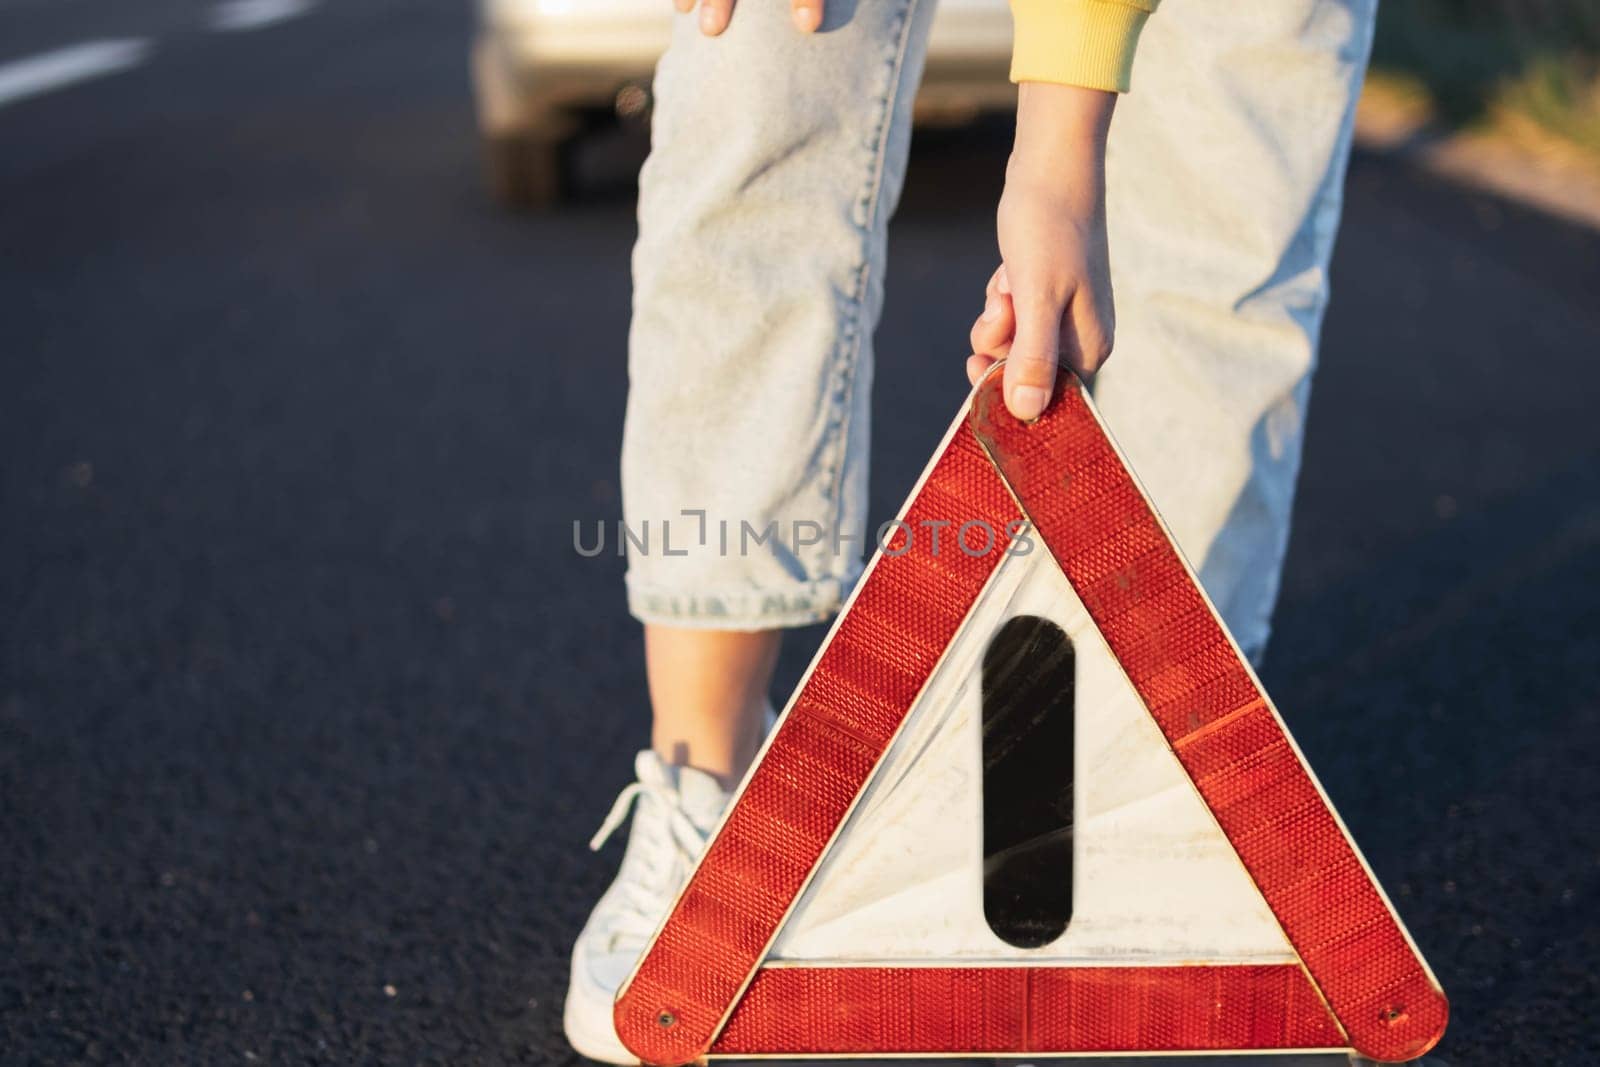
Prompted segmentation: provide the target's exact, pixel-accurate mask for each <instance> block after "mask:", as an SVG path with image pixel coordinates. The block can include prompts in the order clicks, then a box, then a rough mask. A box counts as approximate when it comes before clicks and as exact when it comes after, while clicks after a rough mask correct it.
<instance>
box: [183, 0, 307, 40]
mask: <svg viewBox="0 0 1600 1067" xmlns="http://www.w3.org/2000/svg"><path fill="white" fill-rule="evenodd" d="M310 10H311V0H223V2H222V3H220V4H218V5H217V6H216V7H214V8H212V9H211V17H210V19H209V20H208V21H209V23H210V25H211V28H212V29H213V30H220V31H222V32H224V33H230V32H234V31H238V30H259V29H261V28H262V27H263V26H271V25H274V24H275V23H279V22H287V21H288V20H289V19H292V18H298V17H299V16H301V15H304V14H305V13H306V12H308V11H310Z"/></svg>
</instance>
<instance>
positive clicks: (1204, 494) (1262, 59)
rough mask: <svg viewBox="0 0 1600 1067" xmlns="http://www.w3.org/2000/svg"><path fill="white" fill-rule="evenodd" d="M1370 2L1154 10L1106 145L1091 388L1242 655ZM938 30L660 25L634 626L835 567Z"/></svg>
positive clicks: (896, 13) (1255, 604) (649, 180)
mask: <svg viewBox="0 0 1600 1067" xmlns="http://www.w3.org/2000/svg"><path fill="white" fill-rule="evenodd" d="M1374 10H1375V0H1229V2H1228V3H1217V2H1215V0H1165V2H1164V3H1163V4H1162V6H1161V8H1160V10H1159V11H1158V12H1157V13H1156V14H1155V16H1153V17H1152V19H1151V20H1150V23H1149V24H1148V26H1147V27H1146V29H1145V32H1144V36H1143V40H1142V42H1141V45H1140V50H1139V55H1138V59H1137V61H1136V64H1135V68H1134V91H1133V92H1132V93H1131V94H1129V95H1128V96H1126V97H1125V98H1124V99H1123V100H1121V101H1120V102H1119V103H1118V105H1117V113H1116V117H1115V119H1114V120H1113V123H1112V130H1111V139H1110V145H1109V148H1108V157H1107V184H1108V194H1107V211H1108V227H1109V232H1110V242H1111V259H1112V278H1113V285H1114V288H1115V292H1116V298H1117V338H1116V349H1115V356H1114V358H1113V359H1112V360H1111V362H1110V363H1109V364H1108V365H1107V367H1106V368H1105V369H1104V370H1103V371H1102V372H1101V374H1100V375H1099V376H1098V380H1097V382H1096V385H1095V390H1096V392H1095V396H1096V399H1097V401H1098V402H1099V405H1100V409H1101V412H1102V414H1103V415H1104V417H1105V419H1106V421H1107V423H1108V424H1109V425H1110V427H1111V429H1112V432H1113V433H1114V435H1115V436H1116V438H1117V440H1118V441H1119V443H1120V444H1121V445H1122V447H1123V448H1124V450H1125V451H1126V452H1127V454H1128V455H1129V457H1130V459H1131V461H1132V463H1133V466H1134V468H1135V470H1136V471H1137V472H1138V474H1139V476H1140V478H1141V480H1142V481H1143V482H1144V484H1145V486H1146V488H1147V489H1148V491H1149V492H1150V495H1151V497H1152V498H1153V499H1154V501H1155V502H1156V505H1157V507H1158V508H1160V510H1161V512H1162V514H1163V515H1164V517H1165V518H1166V520H1167V522H1168V524H1169V525H1170V526H1171V528H1172V530H1173V532H1174V534H1175V536H1176V537H1177V539H1178V542H1179V544H1180V546H1181V547H1182V549H1183V550H1184V552H1185V554H1186V555H1187V556H1188V557H1189V559H1190V560H1191V561H1192V562H1193V563H1194V564H1195V566H1196V568H1197V569H1198V571H1199V573H1200V577H1201V581H1202V583H1203V584H1204V585H1205V587H1206V590H1207V592H1208V593H1209V594H1210V595H1211V598H1212V599H1213V601H1214V602H1215V603H1216V605H1217V607H1218V609H1219V610H1220V611H1221V612H1222V614H1223V616H1224V618H1225V619H1226V621H1227V623H1228V625H1229V626H1230V628H1231V629H1232V630H1233V633H1234V635H1235V637H1236V638H1237V639H1238V641H1239V643H1240V645H1241V646H1242V647H1243V648H1244V649H1245V651H1246V652H1247V653H1250V654H1252V655H1259V653H1260V650H1261V649H1262V647H1263V646H1264V645H1265V642H1266V638H1267V632H1268V627H1269V621H1270V617H1271V612H1272V606H1273V602H1274V600H1275V598H1276V595H1277V587H1278V574H1279V571H1280V568H1281V565H1282V560H1283V554H1284V549H1285V546H1286V543H1287V539H1288V529H1289V514H1290V508H1291V505H1292V502H1293V496H1294V483H1295V477H1296V474H1297V471H1298V468H1299V462H1300V443H1301V428H1302V424H1303V420H1304V415H1305V408H1306V403H1307V399H1308V396H1309V390H1310V383H1311V374H1312V370H1313V368H1314V366H1315V363H1316V343H1317V335H1318V332H1319V330H1320V327H1321V320H1322V314H1323V309H1324V307H1325V306H1326V303H1327V299H1328V277H1327V268H1328V261H1329V257H1330V255H1331V253H1332V247H1333V238H1334V233H1335V230H1336V228H1337V225H1338V219H1339V210H1340V203H1341V187H1342V183H1343V177H1344V169H1345V163H1346V160H1347V158H1348V155H1349V149H1350V137H1351V126H1352V122H1353V116H1354V109H1355V101H1356V97H1357V95H1358V92H1359V89H1360V85H1361V79H1362V74H1363V71H1364V69H1365V66H1366V59H1367V54H1368V50H1369V47H1370V43H1371V35H1372V21H1373V14H1374ZM932 17H933V3H932V0H854V2H847V0H833V3H831V4H830V5H829V9H828V17H827V21H826V22H825V24H824V27H823V32H820V33H818V34H815V35H813V36H804V35H801V34H799V33H796V32H795V30H794V29H793V27H792V26H791V24H790V22H789V17H788V6H787V5H783V4H775V3H764V2H746V3H744V4H742V5H740V6H739V8H738V9H737V10H736V11H735V15H734V18H733V20H732V24H731V26H730V27H729V29H728V30H727V32H726V33H725V34H724V35H723V36H721V37H719V38H706V37H703V36H702V35H701V34H700V33H699V31H698V30H697V29H696V27H695V23H694V19H693V18H692V17H689V16H681V17H679V18H678V19H677V20H676V26H675V29H674V34H673V39H672V43H671V46H670V48H669V49H668V51H667V54H666V55H665V57H664V58H663V59H662V61H661V65H660V67H659V69H658V71H657V75H656V83H655V84H656V111H655V118H654V125H653V129H652V147H651V153H650V156H649V159H648V160H647V161H646V163H645V165H644V169H643V171H642V173H641V176H640V194H639V239H638V243H637V245H636V247H635V250H634V257H633V275H634V307H633V321H632V327H631V332H630V338H629V375H630V380H631V386H630V391H629V398H628V411H627V422H626V427H625V431H624V440H623V455H622V487H623V506H624V520H625V522H626V524H627V526H628V528H629V529H630V530H631V531H633V534H634V537H635V543H634V544H632V545H630V552H629V564H628V575H627V585H628V598H629V607H630V610H631V611H632V612H633V614H634V615H635V616H637V617H638V618H639V619H641V620H643V621H646V622H655V623H663V624H667V625H674V626H699V627H707V628H717V629H766V628H772V627H781V626H797V625H804V624H807V623H812V622H816V621H819V620H822V619H825V618H826V617H827V616H829V615H830V614H832V613H833V612H835V611H837V610H838V608H839V606H840V604H841V603H842V602H843V600H844V598H845V597H846V596H847V595H848V592H849V589H850V586H851V584H852V583H853V582H854V581H855V579H856V577H857V576H858V575H859V573H860V570H861V565H862V561H861V552H862V550H863V548H870V547H871V539H872V537H873V531H871V530H868V529H867V528H866V518H867V517H866V514H865V510H866V487H867V457H868V438H869V434H870V426H869V418H870V413H869V406H868V394H869V390H870V388H871V385H872V369H873V356H872V332H873V328H874V326H875V325H876V323H877V320H878V315H879V312H880V309H881V307H882V303H883V276H884V267H885V231H886V228H887V224H888V221H889V217H890V215H891V214H892V212H893V210H894V206H895V202H896V200H897V198H898V196H899V193H900V188H901V184H902V179H903V177H904V173H905V164H906V157H907V149H908V146H909V140H910V129H911V105H912V100H913V97H914V95H915V92H916V87H917V82H918V79H919V77H920V75H921V70H922V65H923V58H924V54H925V50H926V44H927V38H928V29H929V24H930V22H931V20H932ZM985 280H986V279H982V278H974V279H973V307H974V314H976V312H977V310H979V309H980V307H981V300H982V293H981V286H982V283H983V282H984V281H985ZM951 369H952V373H957V371H956V368H955V367H954V366H952V368H951ZM956 396H957V394H955V393H952V395H951V400H952V403H951V407H952V410H953V409H954V408H955V406H956ZM931 445H932V441H931V440H930V447H931ZM646 529H648V533H649V538H650V540H649V542H648V547H647V548H644V547H641V545H640V544H639V542H638V540H637V539H638V537H639V535H640V534H641V533H643V532H644V531H645V530H646Z"/></svg>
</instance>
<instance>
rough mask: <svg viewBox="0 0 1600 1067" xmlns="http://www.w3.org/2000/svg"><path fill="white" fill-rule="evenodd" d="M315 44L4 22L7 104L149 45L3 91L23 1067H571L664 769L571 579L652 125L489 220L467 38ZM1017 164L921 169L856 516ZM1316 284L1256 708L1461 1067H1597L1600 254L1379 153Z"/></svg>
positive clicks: (440, 24)
mask: <svg viewBox="0 0 1600 1067" xmlns="http://www.w3.org/2000/svg"><path fill="white" fill-rule="evenodd" d="M294 14H296V15H297V17H284V18H282V19H281V20H279V21H275V22H272V23H271V24H268V25H260V26H257V27H255V28H253V29H250V30H248V32H246V31H244V30H240V31H239V32H219V31H216V30H213V29H211V28H209V23H210V22H211V21H213V20H214V17H215V12H214V11H213V10H212V9H210V8H208V7H207V6H206V5H204V4H201V3H178V2H172V0H167V2H155V0H147V2H141V3H137V4H120V5H118V4H110V3H102V2H88V0H73V2H61V3H52V4H45V3H43V2H42V0H0V66H3V65H4V64H7V63H13V62H16V61H19V60H22V59H24V58H27V57H30V56H36V55H38V54H41V53H46V52H50V51H52V50H55V49H60V48H65V47H68V46H76V45H79V44H81V43H83V42H85V41H105V40H111V41H122V42H124V43H125V44H126V42H128V41H135V42H138V47H132V48H131V50H130V47H124V48H123V50H122V51H121V52H111V53H108V52H104V51H103V50H102V52H101V53H99V55H100V61H101V62H102V64H104V63H105V62H106V61H107V60H106V57H107V56H111V57H112V58H113V59H117V60H118V62H116V63H113V64H112V66H111V67H110V68H107V69H104V70H98V71H94V70H90V72H89V73H87V74H85V75H84V76H83V78H82V80H80V81H78V82H77V84H74V85H72V86H70V87H60V88H56V89H54V90H53V91H48V92H43V91H42V92H40V93H39V94H38V95H34V96H31V97H30V98H27V99H21V98H18V99H14V100H11V101H9V102H8V103H7V104H6V105H5V106H0V493H3V511H0V1061H3V1062H4V1063H7V1064H10V1063H19V1064H21V1063H101V1062H140V1063H153V1064H174V1063H205V1064H213V1063H244V1062H256V1063H354V1062H363V1063H379V1062H382V1063H451V1064H461V1063H485V1064H494V1063H573V1062H576V1057H575V1056H573V1055H572V1054H571V1053H570V1052H569V1051H568V1050H567V1049H566V1047H565V1044H564V1042H563V1041H562V1039H561V1037H560V1031H559V1017H560V1009H561V998H562V995H563V991H564V988H565V981H566V955H567V952H568V949H569V946H570V943H571V939H572V937H573V935H574V934H575V933H576V931H577V929H578V926H579V924H580V923H581V921H582V919H583V917H584V915H585V914H586V911H587V908H588V906H589V904H590V902H591V901H592V899H593V898H594V896H595V895H596V894H597V893H598V891H599V890H600V889H601V888H602V887H603V886H604V884H605V883H606V881H607V880H608V878H609V875H610V871H611V867H612V864H613V863H614V861H615V857H616V846H615V845H613V846H610V847H609V849H608V851H607V853H606V854H605V855H604V856H602V857H595V856H593V855H591V854H590V853H589V852H588V851H587V850H586V849H585V847H584V842H585V840H586V839H587V838H588V836H589V835H590V834H591V833H592V832H593V831H594V829H595V827H596V825H597V823H598V821H599V819H600V818H601V816H602V815H603V814H604V813H605V810H606V808H607V806H608V805H609V803H610V801H611V799H612V797H613V795H614V793H615V791H616V790H617V789H618V788H619V787H620V786H621V785H622V784H623V783H624V782H625V781H626V780H627V776H628V773H629V765H630V758H631V755H632V753H633V751H634V750H635V749H636V748H638V747H640V746H641V745H642V744H644V743H645V739H646V720H645V716H644V708H643V703H642V699H643V698H642V694H643V686H644V683H643V677H642V674H641V670H640V661H639V640H638V635H637V632H636V628H635V627H634V625H633V624H632V623H631V622H630V620H629V618H628V616H627V615H626V613H625V611H624V608H623V603H622V597H621V586H620V577H621V567H620V564H619V562H618V561H617V560H615V559H613V558H604V559H600V560H595V561H587V560H581V559H577V558H576V557H575V556H574V554H573V552H572V549H571V547H570V546H571V533H570V523H571V521H572V520H573V519H574V518H585V519H594V518H610V517H613V516H615V515H616V514H617V511H618V501H617V485H616V473H615V472H616V465H617V442H618V432H619V427H620V423H621V418H622V405H623V397H624V372H623V354H624V332H625V328H626V321H627V310H628V277H627V256H628V250H629V245H630V241H631V238H632V233H633V223H632V214H631V213H632V198H631V192H630V189H629V187H628V183H627V179H626V175H625V165H626V163H627V161H628V160H629V159H630V158H634V157H636V155H637V151H638V144H637V141H638V138H637V137H635V138H633V139H632V140H631V141H626V142H623V143H621V145H620V147H618V146H615V145H614V146H612V148H613V149H614V152H613V155H615V156H616V158H617V159H620V160H621V163H622V166H618V165H617V164H616V161H615V160H612V161H611V162H610V163H609V164H608V163H607V161H606V160H605V159H598V162H596V161H593V160H591V164H590V165H591V169H592V170H593V171H594V174H592V175H591V179H592V180H591V181H590V183H589V186H588V189H589V191H588V192H587V193H586V195H585V196H584V197H583V198H582V199H580V200H579V201H578V202H577V203H576V204H574V205H573V206H572V207H571V208H569V209H567V210H564V211H562V212H560V213H558V214H552V215H547V216H531V217H522V218H513V217H507V216H505V215H502V214H501V213H499V212H498V211H496V210H495V209H494V208H493V207H491V206H490V205H489V204H488V203H487V202H486V199H485V197H484V196H483V194H482V192H481V190H480V184H479V180H478V173H477V167H476V164H477V159H476V145H475V140H474V135H473V129H472V121H471V114H470V106H469V100H468V96H467V92H466V84H465V83H466V76H465V54H466V40H467V30H468V21H467V12H466V10H465V5H462V4H445V3H420V2H405V0H348V2H344V3H338V4H331V5H327V6H323V7H310V8H308V9H306V10H304V11H300V12H296V13H294ZM83 54H84V53H80V58H81V55H83ZM91 66H92V64H91ZM602 147H603V146H602ZM630 153H631V154H632V155H631V156H630ZM603 155H604V152H600V151H599V150H598V149H597V150H596V156H597V157H598V156H603ZM1002 159H1003V139H1002V138H1001V137H999V136H997V135H996V134H995V133H994V132H993V131H988V132H985V131H984V130H979V131H977V132H971V131H968V132H966V133H940V134H937V135H935V136H931V137H927V138H924V139H923V142H922V144H921V146H920V147H919V149H918V150H917V153H916V158H915V159H914V161H913V165H912V170H911V176H910V180H909V186H908V190H907V195H906V199H905V203H904V205H903V208H902V211H901V213H900V216H899V217H898V219H897V221H896V223H895V228H894V236H893V247H892V250H891V256H892V262H893V266H894V269H893V274H892V277H891V281H890V285H889V297H888V307H887V310H886V313H885V320H884V324H883V327H882V330H881V331H880V334H879V351H880V370H879V381H880V382H894V383H895V386H894V389H893V402H892V405H891V404H890V403H888V402H887V400H886V397H887V393H886V392H883V391H880V396H879V409H878V415H877V418H876V427H875V429H876V439H877V449H878V451H877V465H876V467H875V471H874V505H873V515H874V516H876V517H878V518H885V517H888V516H890V515H892V514H893V512H894V510H895V508H896V507H897V505H898V503H899V500H900V498H901V497H902V496H903V495H904V493H905V491H906V490H907V489H908V488H909V487H910V485H911V483H912V480H913V479H914V477H915V475H916V473H917V472H918V470H919V469H920V468H921V465H922V463H923V462H924V460H925V459H926V457H927V455H928V454H929V452H930V450H931V448H932V446H933V444H934V443H935V441H936V440H937V438H938V436H939V433H940V432H941V430H942V429H943V427H944V426H945V424H946V423H947V421H948V419H949V418H950V417H951V415H952V413H953V411H954V410H955V407H956V405H957V404H958V403H959V401H960V399H961V397H962V395H963V391H964V389H965V385H964V380H963V378H962V372H961V363H962V356H963V355H964V353H965V350H964V348H963V347H962V345H963V339H964V337H965V335H966V329H967V326H968V324H969V322H970V318H971V316H972V315H973V314H974V313H975V312H976V311H977V302H978V293H979V288H980V286H981V284H982V282H983V280H984V278H985V277H986V276H987V274H988V272H989V270H990V269H992V267H993V261H994V253H993V250H992V249H993V241H992V234H991V231H990V220H991V217H992V216H991V212H992V204H993V196H994V194H995V192H996V190H997V179H998V175H999V165H1000V163H1001V161H1002ZM608 166H609V167H610V173H611V177H609V178H608V177H607V176H606V175H607V167H608ZM1334 289H1335V299H1334V304H1333V308H1332V311H1331V314H1330V317H1329V319H1328V323H1327V331H1326V345H1325V349H1324V353H1323V368H1322V371H1321V373H1320V376H1319V378H1318V380H1317V385H1316V390H1315V399H1314V403H1313V408H1312V415H1311V420H1310V425H1309V438H1308V443H1307V448H1306V461H1305V473H1304V479H1303V483H1302V491H1301V496H1300V500H1299V506H1298V510H1297V515H1296V527H1295V534H1294V542H1293V547H1292V550H1291V554H1290V559H1289V564H1288V570H1287V574H1286V576H1285V579H1284V585H1283V595H1282V602H1281V608H1280V611H1279V618H1278V627H1277V631H1276V637H1275V640H1274V646H1273V648H1272V651H1271V654H1270V661H1269V663H1268V665H1267V670H1266V680H1267V682H1268V685H1269V687H1270V688H1271V689H1272V691H1273V692H1274V694H1275V696H1276V698H1277V701H1278V703H1279V704H1280V706H1281V707H1282V708H1283V709H1284V710H1285V714H1286V715H1287V717H1288V719H1289V721H1290V723H1291V725H1292V727H1293V728H1294V730H1295V731H1296V734H1297V736H1298V738H1299V740H1300V742H1301V744H1302V746H1303V747H1304V749H1305V750H1306V752H1307V754H1308V756H1309V758H1310V760H1311V762H1312V764H1313V766H1315V767H1316V768H1317V769H1318V771H1319V773H1320V775H1321V776H1322V779H1323V781H1324V782H1325V784H1326V786H1327V788H1328V789H1329V791H1330V792H1331V794H1332V796H1333V798H1334V799H1335V801H1336V802H1337V804H1338V805H1339V807H1340V809H1341V811H1342V813H1343V815H1344V816H1345V818H1346V820H1347V822H1348V823H1349V825H1350V827H1351V829H1352V831H1353V833H1354V835H1355V837H1356V839H1357V840H1358V841H1359V842H1360V843H1361V844H1362V846H1363V848H1364V849H1365V851H1366V854H1367V856H1368V858H1369V859H1370V860H1371V862H1372V865H1373V866H1374V868H1375V869H1376V871H1377V872H1378V874H1379V876H1380V877H1381V879H1382V881H1383V882H1384V884H1385V885H1386V886H1388V888H1389V889H1390V891H1391V893H1392V894H1393V896H1394V898H1395V900H1396V902H1397V904H1398V906H1399V908H1400V909H1401V911H1402V913H1403V915H1404V916H1405V918H1406V919H1407V921H1408V923H1409V925H1410V928H1411V930H1412V932H1413V933H1414V935H1415V936H1416V938H1417V940H1418V941H1419V942H1420V944H1421V946H1422V948H1423V949H1424V951H1425V952H1426V954H1427V955H1428V957H1429V958H1430V960H1431V961H1432V963H1433V964H1434V966H1435V968H1436V969H1437V971H1438V973H1439V975H1440V978H1441V980H1442V981H1443V982H1444V984H1445V986H1446V988H1447V989H1448V991H1449V992H1450V994H1451V996H1452V1002H1453V1022H1452V1025H1451V1030H1450V1033H1449V1035H1448V1036H1447V1037H1446V1039H1445V1043H1444V1045H1443V1046H1442V1047H1441V1049H1440V1052H1441V1053H1442V1054H1443V1055H1444V1057H1445V1058H1446V1059H1447V1060H1449V1061H1450V1062H1451V1063H1452V1064H1454V1065H1456V1067H1460V1065H1471V1064H1578V1065H1583V1064H1593V1063H1597V1062H1600V1036H1597V1033H1596V1028H1595V1026H1594V1014H1595V1008H1594V1005H1595V1004H1596V1003H1600V981H1597V979H1596V975H1595V969H1594V962H1595V960H1596V959H1600V922H1597V920H1596V918H1595V915H1596V912H1597V910H1600V839H1597V834H1596V814H1595V813H1596V810H1597V808H1600V776H1597V774H1596V763H1597V759H1596V756H1597V746H1596V741H1597V739H1600V669H1597V668H1600V617H1597V614H1600V613H1597V606H1596V604H1597V598H1600V594H1597V591H1600V418H1597V416H1596V401H1597V400H1600V360H1597V358H1596V357H1597V356H1600V299H1597V296H1600V237H1597V235H1596V234H1595V233H1594V232H1592V231H1583V230H1580V229H1576V228H1573V227H1570V226H1567V225H1564V224H1562V223H1559V222H1556V221H1554V220H1552V219H1549V218H1547V217H1543V216H1540V215H1538V214H1536V213H1533V212H1531V211H1528V210H1525V209H1521V208H1519V207H1517V206H1515V205H1511V204H1508V203H1505V202H1502V201H1498V200H1495V199H1493V198H1490V197H1487V196H1483V195H1479V194H1475V193H1472V192H1468V191H1464V190H1463V189H1461V188H1459V187H1455V186H1452V185H1448V184H1444V183H1442V182H1440V181H1438V180H1435V179H1430V178H1427V177H1424V176H1422V175H1419V174H1416V173H1412V172H1409V171H1408V170H1406V169H1405V168H1404V167H1403V166H1401V165H1400V164H1398V163H1392V162H1389V161H1386V160H1383V159H1378V158H1370V157H1358V158H1357V160H1356V161H1355V163H1354V166H1353V168H1352V172H1351V177H1350V183H1349V197H1348V209H1347V216H1346V225H1345V230H1344V233H1343V236H1342V238H1341V242H1340V245H1339V251H1338V258H1337V262H1336V265H1335V276H1334ZM930 368H932V369H930ZM818 637H819V631H816V630H811V631H806V632H804V633H803V634H801V635H800V636H799V638H798V639H796V640H794V641H792V642H791V644H790V647H789V649H788V652H787V653H786V658H785V661H784V666H783V682H784V684H785V685H786V686H787V685H790V684H792V683H793V681H794V679H795V678H796V676H797V675H798V673H799V671H800V670H801V668H802V667H803V664H804V662H805V660H806V659H807V658H808V657H809V654H810V652H811V650H812V648H813V647H814V645H815V642H816V641H817V639H818Z"/></svg>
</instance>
